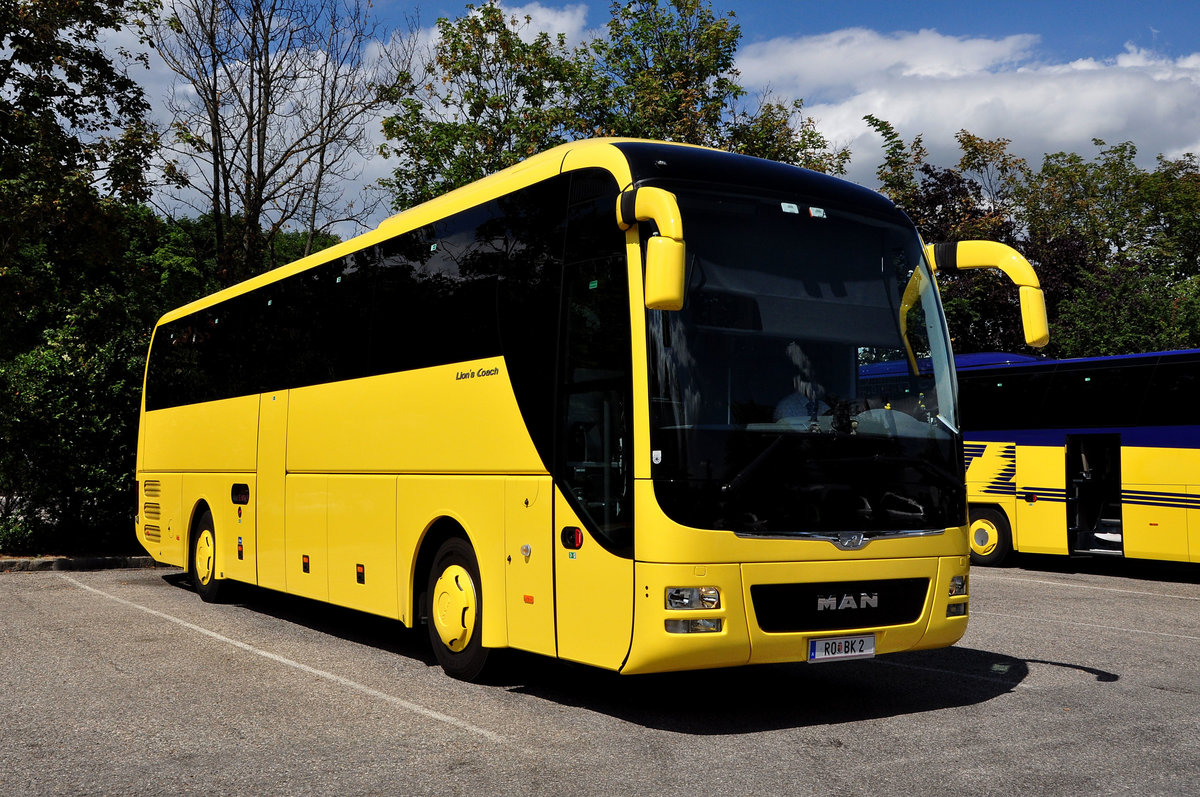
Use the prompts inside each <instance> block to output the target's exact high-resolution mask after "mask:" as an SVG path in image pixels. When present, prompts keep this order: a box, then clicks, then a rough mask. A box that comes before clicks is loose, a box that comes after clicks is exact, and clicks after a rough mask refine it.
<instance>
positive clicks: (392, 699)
mask: <svg viewBox="0 0 1200 797" xmlns="http://www.w3.org/2000/svg"><path fill="white" fill-rule="evenodd" d="M60 575H61V576H62V578H64V579H66V580H67V581H69V582H71V583H72V584H74V585H75V586H77V587H79V588H80V589H85V590H87V591H88V592H94V593H96V594H97V595H102V596H104V597H105V598H108V599H109V600H113V601H116V602H117V603H120V604H122V605H123V606H129V607H130V608H133V609H138V610H139V611H143V612H145V613H146V614H152V615H154V616H155V617H158V618H161V619H163V620H168V621H170V622H172V623H175V624H176V625H181V626H183V627H184V628H187V629H189V630H191V631H196V632H197V633H200V634H204V635H205V636H208V637H212V638H213V639H215V640H217V641H219V642H224V643H226V644H228V645H233V646H234V647H235V648H239V649H241V650H244V651H246V652H247V653H253V654H255V655H256V656H262V657H263V658H264V659H270V660H271V661H273V662H276V663H278V664H282V665H284V666H286V667H291V668H292V669H295V670H300V671H301V672H306V673H308V674H309V675H315V676H316V677H318V678H324V679H325V680H327V681H332V682H334V683H335V684H340V685H341V686H345V687H347V688H349V689H353V690H355V691H356V692H361V693H363V694H364V695H368V696H370V697H373V698H375V699H377V700H382V701H384V702H387V703H391V704H392V705H394V706H399V707H400V708H403V709H406V710H408V711H411V712H413V713H414V714H421V715H423V716H426V717H429V718H430V719H435V720H437V721H438V722H444V723H446V724H447V725H453V726H454V727H456V728H461V729H462V730H465V731H470V732H471V733H474V734H477V735H479V736H482V737H484V738H485V739H488V740H489V741H493V742H497V743H503V742H505V741H506V739H505V738H504V737H503V736H501V735H500V734H498V733H493V732H492V731H489V730H486V729H484V728H480V727H478V726H476V725H472V724H471V723H469V722H464V721H463V720H460V719H458V718H456V717H451V716H450V715H448V714H442V713H441V712H438V711H434V710H433V709H429V708H425V707H424V706H421V705H418V704H416V703H411V702H409V701H407V700H404V699H403V698H399V697H396V696H394V695H389V694H387V693H386V692H380V691H379V690H378V689H372V688H371V687H369V686H365V685H363V684H360V683H358V682H357V681H351V680H350V679H349V678H343V677H342V676H340V675H334V674H333V673H331V672H325V671H324V670H318V669H316V668H315V667H309V666H308V665H307V664H301V663H300V662H298V661H292V660H291V659H288V658H284V657H283V656H279V655H277V654H275V653H270V652H268V651H265V650H260V649H259V648H256V647H254V646H253V645H247V644H246V643H245V642H238V641H237V640H236V639H230V638H229V637H227V636H222V635H221V634H218V633H217V632H215V631H209V630H208V629H207V628H202V627H200V626H198V625H195V624H193V623H189V622H188V621H186V620H181V619H179V618H178V617H172V616H171V615H169V614H166V613H165V612H160V611H158V610H157V609H151V608H149V607H148V606H142V605H141V604H139V603H134V602H133V601H128V600H125V599H124V598H118V597H117V596H116V595H112V594H110V593H108V592H105V591H104V590H99V589H96V588H95V587H89V586H88V585H87V584H84V583H83V582H81V581H77V580H76V579H74V578H72V577H71V576H68V575H63V574H60Z"/></svg>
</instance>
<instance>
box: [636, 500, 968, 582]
mask: <svg viewBox="0 0 1200 797" xmlns="http://www.w3.org/2000/svg"><path fill="white" fill-rule="evenodd" d="M634 491H635V492H634V496H635V497H634V507H635V509H634V511H635V513H636V520H635V524H636V525H637V527H638V528H653V529H654V530H655V531H654V534H647V535H641V536H639V537H638V538H637V542H636V545H637V551H636V557H635V558H636V559H637V560H638V561H639V562H663V563H668V562H670V563H682V564H719V563H724V562H796V561H811V562H858V561H862V560H864V559H887V560H894V559H923V558H928V557H933V556H964V555H966V553H967V551H968V546H967V535H966V527H965V526H962V527H953V528H949V529H944V530H940V531H935V532H931V533H929V534H928V535H925V536H913V537H901V538H894V539H881V540H873V541H871V542H869V543H867V545H866V546H865V547H862V548H859V549H858V550H852V551H842V550H839V549H838V548H836V547H835V546H834V545H833V543H831V542H828V541H825V540H798V539H795V538H788V537H775V538H771V537H767V538H763V537H752V536H739V535H736V534H732V533H730V532H728V531H713V530H708V529H695V528H690V527H688V526H681V525H679V524H678V523H675V522H674V521H672V520H670V519H669V518H667V517H666V516H665V515H664V514H663V513H662V510H661V509H659V507H658V502H657V501H656V500H655V498H654V485H653V484H652V483H651V482H650V480H648V479H647V480H640V479H639V480H638V481H636V482H635V483H634Z"/></svg>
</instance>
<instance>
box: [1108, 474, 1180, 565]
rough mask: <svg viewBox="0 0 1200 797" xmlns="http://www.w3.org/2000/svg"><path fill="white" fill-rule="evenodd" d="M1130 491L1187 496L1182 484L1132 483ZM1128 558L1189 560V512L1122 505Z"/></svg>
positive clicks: (1168, 507) (1126, 487)
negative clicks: (1184, 494)
mask: <svg viewBox="0 0 1200 797" xmlns="http://www.w3.org/2000/svg"><path fill="white" fill-rule="evenodd" d="M1124 487H1125V489H1126V490H1130V491H1138V492H1160V493H1175V494H1183V493H1186V492H1187V488H1186V486H1185V485H1182V484H1128V483H1126V484H1125V485H1124ZM1121 529H1122V532H1123V536H1124V545H1125V555H1126V556H1128V557H1130V558H1134V559H1164V560H1169V561H1176V562H1186V561H1188V510H1187V509H1185V508H1183V507H1180V506H1157V505H1145V504H1134V503H1123V504H1122V505H1121Z"/></svg>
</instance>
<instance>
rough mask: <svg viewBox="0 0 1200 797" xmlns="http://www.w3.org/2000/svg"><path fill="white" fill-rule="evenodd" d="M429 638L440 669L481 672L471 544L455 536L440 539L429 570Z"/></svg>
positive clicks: (478, 592) (464, 674)
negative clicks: (443, 539)
mask: <svg viewBox="0 0 1200 797" xmlns="http://www.w3.org/2000/svg"><path fill="white" fill-rule="evenodd" d="M425 594H426V596H427V598H428V607H429V618H428V622H427V623H426V625H427V626H428V628H429V642H430V644H431V645H432V646H433V654H434V656H435V657H436V658H437V661H438V664H440V665H441V666H442V670H444V671H445V673H446V674H447V675H449V676H451V677H452V678H458V679H459V680H462V681H473V680H475V679H476V678H478V677H479V675H480V674H481V673H482V672H483V669H484V665H486V664H487V660H488V649H487V648H485V647H484V646H483V592H482V589H481V583H480V580H479V565H478V563H477V562H476V560H475V552H474V551H473V550H472V549H471V545H470V544H469V543H468V542H467V541H466V540H463V539H461V538H459V537H452V538H451V539H448V540H446V541H445V542H444V543H442V546H441V547H440V548H439V549H438V552H437V555H436V556H434V558H433V567H432V568H431V569H430V571H429V590H428V592H426V593H425Z"/></svg>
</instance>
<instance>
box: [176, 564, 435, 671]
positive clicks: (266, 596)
mask: <svg viewBox="0 0 1200 797" xmlns="http://www.w3.org/2000/svg"><path fill="white" fill-rule="evenodd" d="M163 581H166V582H167V583H168V584H171V585H172V586H174V587H176V588H177V589H182V590H184V591H187V592H191V591H192V582H191V579H190V577H189V576H188V574H187V573H186V572H184V573H171V574H169V575H165V576H163ZM223 589H224V590H225V591H223V592H222V594H221V603H227V604H233V605H237V606H241V607H243V608H245V609H248V610H250V611H252V612H257V613H259V614H264V615H267V616H269V617H274V618H276V619H278V620H282V621H284V622H287V623H291V624H293V625H298V626H302V627H304V628H309V629H312V630H313V631H317V632H319V633H322V634H328V635H330V636H333V637H337V638H338V639H344V640H346V641H347V642H353V643H355V644H357V645H365V646H367V647H372V648H376V649H378V650H386V651H389V652H391V653H395V654H398V655H400V656H405V657H407V658H410V659H414V660H416V661H420V662H422V663H423V664H426V665H428V666H431V667H433V666H436V665H437V660H436V659H435V658H434V656H433V651H432V650H430V648H429V643H428V641H427V639H426V635H425V627H424V626H418V627H416V628H408V627H407V626H405V625H404V624H403V623H401V622H400V621H398V620H391V619H388V618H387V617H380V616H378V615H374V614H367V613H366V612H360V611H356V610H354V609H345V608H342V607H340V606H334V605H332V604H329V603H323V602H321V601H316V600H311V599H309V598H302V597H300V596H298V595H288V594H286V593H283V592H276V591H275V590H271V589H263V588H262V587H256V586H253V585H250V584H239V583H234V582H230V583H228V584H226V585H225V587H224V588H223ZM196 600H200V598H199V597H198V596H197V597H196Z"/></svg>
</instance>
